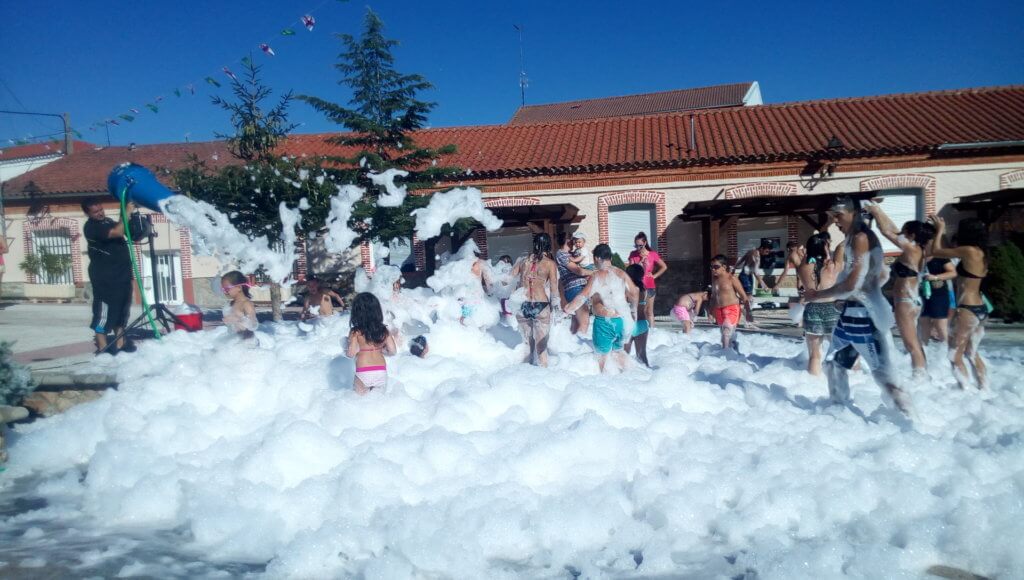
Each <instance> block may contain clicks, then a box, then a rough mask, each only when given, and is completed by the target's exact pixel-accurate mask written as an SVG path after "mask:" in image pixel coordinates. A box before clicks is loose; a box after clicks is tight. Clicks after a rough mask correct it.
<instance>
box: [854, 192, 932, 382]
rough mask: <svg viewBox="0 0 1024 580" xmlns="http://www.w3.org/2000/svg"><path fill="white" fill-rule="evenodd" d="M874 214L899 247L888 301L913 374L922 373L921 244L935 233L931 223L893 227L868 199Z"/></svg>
mask: <svg viewBox="0 0 1024 580" xmlns="http://www.w3.org/2000/svg"><path fill="white" fill-rule="evenodd" d="M865 209H866V210H867V212H868V213H870V214H871V216H872V217H874V218H875V221H876V222H877V224H878V231H880V232H882V235H883V236H885V237H886V239H888V240H889V241H890V242H892V243H893V244H896V246H897V247H898V248H899V249H900V255H899V257H898V258H896V261H895V262H893V263H892V278H893V286H892V301H893V304H894V310H895V313H896V328H897V329H898V330H899V331H900V337H901V338H902V339H903V346H905V347H906V348H907V352H909V353H910V364H911V367H913V369H914V375H915V376H921V375H924V374H926V371H925V356H924V347H922V346H921V341H920V340H919V339H918V336H917V320H918V317H920V316H921V306H922V303H921V297H920V288H921V271H922V270H924V263H925V248H927V247H928V244H929V243H931V241H932V238H933V237H935V226H933V225H932V224H929V223H925V222H922V221H917V220H911V221H908V222H907V223H905V224H903V227H902V228H897V227H896V224H894V223H893V221H892V220H891V219H889V216H887V215H886V214H885V212H884V211H883V210H882V206H880V205H878V204H875V203H872V204H870V205H868V206H867V207H866V208H865Z"/></svg>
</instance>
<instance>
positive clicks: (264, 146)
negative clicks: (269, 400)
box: [175, 58, 336, 320]
mask: <svg viewBox="0 0 1024 580" xmlns="http://www.w3.org/2000/svg"><path fill="white" fill-rule="evenodd" d="M243 66H244V71H243V73H242V74H241V75H239V76H237V77H233V78H232V81H231V88H232V92H233V94H234V99H233V100H227V99H224V98H222V97H220V96H214V97H213V99H212V101H213V104H214V105H216V106H218V107H220V108H222V109H223V110H224V111H226V112H228V113H229V114H230V116H231V124H232V126H233V127H234V131H233V133H231V134H228V135H224V134H218V135H217V136H218V137H220V138H223V139H225V140H226V141H227V143H228V146H229V147H230V149H231V154H232V155H233V156H234V157H235V158H236V159H237V160H238V161H239V163H235V164H229V165H227V166H225V167H222V168H220V169H217V170H213V169H211V168H210V167H209V166H208V165H207V164H206V162H205V161H203V160H199V159H197V158H195V157H193V158H192V159H191V163H190V164H189V166H188V167H187V168H185V169H183V170H180V171H178V172H176V174H175V182H176V184H177V186H178V188H179V189H180V190H181V192H182V193H184V194H186V195H188V196H190V197H193V198H195V199H199V200H202V201H206V202H208V203H210V204H212V205H213V206H214V207H216V208H217V209H218V210H220V211H221V212H223V213H225V214H226V215H228V216H229V218H230V220H231V223H232V225H234V226H235V228H236V229H238V231H239V232H242V233H243V234H246V235H247V236H249V237H251V238H255V237H257V236H266V237H267V239H268V240H269V241H270V242H271V243H272V244H278V243H280V242H281V241H282V239H283V231H282V229H281V219H280V210H279V207H280V204H281V203H282V202H283V203H285V204H286V205H287V206H288V207H289V208H294V207H296V206H298V205H299V203H300V200H301V199H303V198H306V200H307V202H308V204H309V209H308V210H306V211H303V213H302V223H301V227H302V229H303V230H305V231H315V230H317V229H319V228H321V227H323V224H324V222H325V221H326V218H327V214H328V212H329V210H330V198H331V196H332V195H334V194H335V193H336V188H335V187H334V185H333V183H332V182H331V181H330V180H329V179H326V177H327V176H326V174H324V172H323V171H322V170H321V169H320V168H319V167H318V166H316V165H311V164H307V163H305V162H303V161H301V160H295V159H287V158H282V157H281V156H280V154H279V153H276V148H277V147H278V145H279V144H280V143H281V142H282V140H284V139H285V138H286V137H287V135H288V133H289V132H290V131H291V130H293V129H294V128H295V125H293V124H291V123H289V122H288V105H289V104H290V102H291V100H292V94H291V93H290V92H289V93H286V94H285V95H283V96H282V97H281V98H280V99H279V100H278V101H277V103H276V104H275V105H274V106H273V107H271V108H269V109H268V108H266V105H265V103H266V101H267V99H269V98H270V96H271V94H272V91H271V89H270V88H269V87H267V86H266V85H264V84H263V82H262V80H261V79H260V67H259V66H256V65H255V64H254V63H253V62H252V60H251V59H248V58H246V59H244V60H243ZM278 282H280V281H279V280H273V281H271V289H270V295H271V308H272V310H273V314H274V320H280V319H281V288H280V285H279V284H278Z"/></svg>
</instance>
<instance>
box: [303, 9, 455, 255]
mask: <svg viewBox="0 0 1024 580" xmlns="http://www.w3.org/2000/svg"><path fill="white" fill-rule="evenodd" d="M337 36H338V38H339V39H340V40H341V42H342V45H343V46H344V47H345V50H344V52H342V53H341V54H340V55H338V58H339V59H340V60H339V62H338V63H337V64H336V65H335V68H337V69H338V70H339V71H340V72H341V74H342V79H341V80H340V81H338V84H341V85H345V86H348V87H350V88H351V89H352V97H351V99H350V100H349V103H348V104H349V105H350V107H345V106H342V105H338V104H335V103H332V102H330V101H327V100H324V99H321V98H318V97H313V96H308V95H303V96H299V97H298V98H299V99H300V100H302V101H305V102H306V103H308V104H309V105H311V106H312V107H313V108H314V109H316V110H317V111H320V112H321V113H323V114H324V115H325V116H326V117H327V118H328V119H329V120H330V121H332V122H334V123H337V124H339V125H341V126H343V127H344V128H345V129H346V130H347V131H348V132H347V133H346V134H342V135H339V136H337V137H332V138H330V139H328V141H329V142H331V143H334V144H336V145H341V146H343V147H349V148H355V149H356V151H357V152H356V153H355V154H354V155H352V156H350V157H333V158H329V159H327V160H326V161H327V162H328V163H331V164H332V166H333V167H335V168H336V169H334V172H335V174H336V176H337V178H338V180H339V181H343V182H345V183H354V184H357V185H359V186H361V187H364V188H365V189H366V190H367V192H368V193H369V195H367V196H366V197H364V198H363V200H361V201H360V202H359V203H357V204H356V206H355V208H354V211H353V216H352V221H351V223H352V224H353V225H355V226H356V227H355V228H354V229H355V230H356V231H359V232H361V235H360V237H359V238H358V239H357V243H358V242H359V241H380V242H385V243H387V242H390V241H392V240H394V239H400V238H405V239H408V238H410V237H411V236H412V232H413V228H414V226H415V218H413V217H412V216H411V215H410V214H411V213H412V211H413V210H414V209H417V208H420V207H424V206H425V205H426V204H427V202H428V201H429V196H428V195H425V194H422V193H421V194H418V195H409V196H408V197H406V199H405V202H404V203H403V204H402V205H401V206H399V207H393V208H390V207H379V206H377V205H376V203H375V202H376V198H377V197H378V196H379V195H380V193H381V192H380V191H379V190H378V189H377V186H375V185H374V184H373V183H371V182H370V180H369V179H368V177H367V174H368V172H369V171H376V172H381V171H385V170H387V169H392V168H397V169H402V170H404V171H408V172H409V175H408V176H407V177H405V178H404V179H396V180H395V181H396V183H402V184H404V185H406V186H407V187H408V189H409V191H410V192H411V191H414V190H418V189H425V188H436V187H437V185H438V183H439V182H440V181H442V180H443V179H444V178H446V177H449V176H452V175H455V174H457V173H459V172H460V170H459V169H458V168H455V167H444V166H440V165H439V164H438V160H439V159H440V157H441V156H442V155H450V154H452V153H455V146H454V145H447V146H445V147H441V148H439V149H429V148H422V147H418V146H417V145H416V143H415V141H414V140H413V138H412V135H411V134H412V133H413V132H415V131H417V130H419V129H422V128H423V127H424V126H425V125H426V122H427V115H428V114H429V113H430V111H432V110H433V109H434V107H435V106H436V103H432V102H428V101H424V100H421V99H420V98H419V97H418V95H419V94H420V93H421V92H422V91H425V90H428V89H430V88H432V85H431V84H430V83H429V82H428V81H427V80H426V79H424V78H423V77H422V76H420V75H417V74H402V73H400V72H398V71H396V70H395V66H394V57H393V56H392V54H391V49H392V48H394V47H395V46H398V41H396V40H391V39H387V38H385V37H384V23H383V22H382V21H381V19H380V18H379V17H378V16H377V15H376V14H375V13H374V12H373V11H372V10H369V9H367V12H366V18H365V20H364V25H363V32H362V35H361V36H360V37H359V38H356V37H354V36H352V35H349V34H339V35H337Z"/></svg>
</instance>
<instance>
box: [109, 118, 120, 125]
mask: <svg viewBox="0 0 1024 580" xmlns="http://www.w3.org/2000/svg"><path fill="white" fill-rule="evenodd" d="M107 122H108V123H110V124H111V125H120V124H121V123H118V122H117V119H108V120H107Z"/></svg>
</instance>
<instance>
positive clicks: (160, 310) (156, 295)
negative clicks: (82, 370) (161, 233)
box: [97, 227, 185, 354]
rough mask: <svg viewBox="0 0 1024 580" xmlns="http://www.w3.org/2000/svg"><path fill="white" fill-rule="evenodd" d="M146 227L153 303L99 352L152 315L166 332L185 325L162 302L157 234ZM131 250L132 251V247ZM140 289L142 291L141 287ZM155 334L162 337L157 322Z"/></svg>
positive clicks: (100, 351) (144, 322)
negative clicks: (157, 257) (176, 326)
mask: <svg viewBox="0 0 1024 580" xmlns="http://www.w3.org/2000/svg"><path fill="white" fill-rule="evenodd" d="M146 229H147V232H146V240H147V242H148V243H149V269H150V276H151V277H152V278H151V279H152V280H153V303H152V304H150V305H149V306H148V307H147V308H146V309H145V310H143V311H142V314H140V315H139V316H138V317H136V318H135V320H133V321H131V322H130V323H129V324H128V325H127V326H125V327H124V329H123V330H121V332H119V333H118V334H116V335H115V336H114V339H113V340H110V341H108V342H107V346H105V347H104V348H102V349H101V350H99V351H97V354H99V353H103V352H109V351H110V349H111V348H112V347H113V346H114V345H116V344H117V343H118V342H119V341H120V340H121V339H123V338H125V337H126V336H127V335H128V333H129V332H131V331H132V330H134V329H136V328H139V327H142V326H145V324H146V323H147V322H149V321H150V317H152V320H154V321H155V322H159V323H160V325H161V326H163V328H164V332H170V331H171V328H172V325H174V324H178V325H181V326H185V322H184V321H182V319H181V318H178V316H177V315H176V314H174V313H173V312H171V310H170V309H169V308H167V306H165V305H164V304H163V303H162V302H160V283H159V280H158V278H157V262H156V243H155V242H154V240H155V238H156V234H154V233H153V228H152V227H148V228H146ZM129 251H131V249H130V248H129ZM140 291H142V289H141V287H140ZM153 334H154V335H155V336H156V337H157V338H160V333H159V331H158V330H157V329H156V325H155V324H153Z"/></svg>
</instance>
